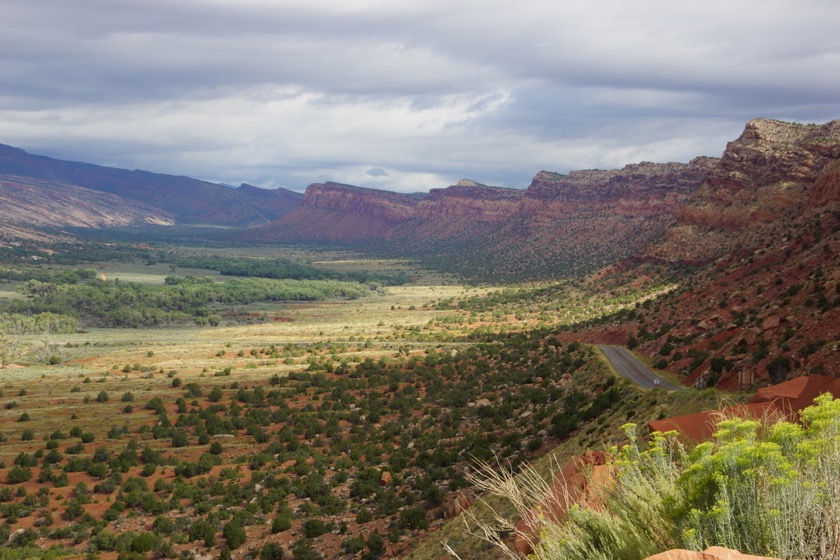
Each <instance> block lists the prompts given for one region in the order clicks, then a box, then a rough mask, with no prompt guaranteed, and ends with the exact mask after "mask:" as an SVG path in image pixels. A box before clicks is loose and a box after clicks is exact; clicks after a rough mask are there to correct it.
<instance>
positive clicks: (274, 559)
mask: <svg viewBox="0 0 840 560" xmlns="http://www.w3.org/2000/svg"><path fill="white" fill-rule="evenodd" d="M260 560H283V547H282V546H280V545H279V544H277V543H273V542H267V543H265V544H264V545H263V546H262V549H260Z"/></svg>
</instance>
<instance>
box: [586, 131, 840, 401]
mask: <svg viewBox="0 0 840 560" xmlns="http://www.w3.org/2000/svg"><path fill="white" fill-rule="evenodd" d="M663 265H665V266H668V267H671V269H672V270H673V271H674V276H675V278H676V279H677V281H679V282H680V283H681V284H682V287H681V288H680V289H679V290H677V291H675V292H674V293H672V294H670V295H668V296H666V297H665V298H663V299H662V300H661V301H659V302H657V303H653V302H652V303H650V304H648V305H645V306H643V307H642V308H641V309H639V310H637V312H635V313H633V314H631V317H630V319H631V320H629V321H624V322H622V323H620V325H618V324H617V325H616V326H615V327H614V328H613V329H612V330H611V332H612V334H616V333H618V332H623V336H619V337H618V338H619V340H621V341H623V342H629V343H630V344H631V345H636V344H638V345H639V349H640V350H642V351H643V352H644V353H646V354H648V355H649V356H650V357H651V358H652V359H653V360H654V363H658V364H659V366H660V367H663V368H667V369H670V370H672V371H676V372H679V373H680V374H682V375H683V376H684V381H685V382H686V383H688V384H692V385H697V386H706V385H709V386H711V385H715V386H717V387H719V388H727V389H738V388H742V387H747V386H750V385H753V384H759V385H762V384H767V383H771V382H780V381H783V380H784V379H786V378H787V377H789V376H797V375H805V374H830V373H831V372H836V371H838V370H840V351H838V347H837V344H836V341H837V340H838V339H840V121H833V122H831V123H828V124H825V125H821V126H817V125H799V124H792V123H782V122H779V121H768V120H763V119H760V120H757V121H751V122H750V123H748V125H747V127H746V129H745V131H744V133H743V134H742V135H741V137H740V138H738V140H736V141H734V142H731V143H730V144H729V145H728V146H727V149H726V152H725V153H724V155H723V157H722V158H721V160H720V165H718V166H716V167H715V168H714V169H713V170H712V171H711V173H710V174H709V178H708V180H707V181H706V182H705V183H704V184H703V186H702V187H700V189H698V190H697V192H696V193H695V194H694V195H693V196H692V197H691V198H690V200H689V201H688V203H687V204H685V205H684V206H683V207H682V209H681V211H680V214H679V216H678V219H677V221H676V223H674V224H673V225H672V226H671V227H670V228H668V230H667V232H666V234H665V236H664V237H663V238H662V239H661V240H659V241H658V242H656V243H653V244H651V245H649V246H648V247H646V248H645V249H644V250H643V251H641V252H639V253H638V254H636V255H635V256H634V257H633V258H631V259H628V260H627V261H625V262H624V263H622V264H621V265H619V266H615V267H612V268H611V269H606V272H604V273H602V274H600V275H599V276H598V281H599V282H604V281H605V280H608V278H609V276H610V275H611V274H614V275H615V277H616V278H619V277H620V278H624V279H627V278H638V277H640V276H641V275H643V274H644V273H645V272H644V271H650V270H652V269H653V268H655V267H661V266H663ZM618 281H619V282H622V281H624V280H618ZM663 325H664V327H663ZM607 330H610V329H607ZM587 336H591V337H592V338H593V339H597V338H598V337H599V336H602V334H601V333H598V332H591V333H589V335H587Z"/></svg>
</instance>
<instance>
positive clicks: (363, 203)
mask: <svg viewBox="0 0 840 560" xmlns="http://www.w3.org/2000/svg"><path fill="white" fill-rule="evenodd" d="M303 204H304V206H305V207H308V208H318V209H322V210H332V211H336V212H341V213H344V214H354V215H358V216H364V217H368V218H373V219H376V220H385V221H389V222H399V221H401V220H405V219H407V218H410V217H411V216H412V215H413V213H414V207H415V206H416V204H417V201H416V199H413V198H411V197H409V196H406V195H401V194H397V193H391V192H387V191H379V190H376V189H363V188H361V187H354V186H352V185H342V184H340V183H332V182H327V183H323V184H320V183H316V184H312V185H309V187H307V188H306V193H305V194H304V196H303Z"/></svg>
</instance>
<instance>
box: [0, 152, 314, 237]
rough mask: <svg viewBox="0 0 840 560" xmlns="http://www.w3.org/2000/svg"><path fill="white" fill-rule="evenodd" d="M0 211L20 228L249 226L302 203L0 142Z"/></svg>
mask: <svg viewBox="0 0 840 560" xmlns="http://www.w3.org/2000/svg"><path fill="white" fill-rule="evenodd" d="M0 188H2V191H0V196H3V201H4V202H5V204H4V205H3V207H2V209H0V213H2V215H3V218H4V219H5V220H7V221H10V222H13V223H18V224H24V225H51V226H55V227H61V226H80V227H107V226H115V225H138V224H147V223H154V224H175V223H177V224H212V225H221V226H238V227H245V226H254V225H258V224H263V223H268V222H271V221H273V220H276V219H278V218H281V217H283V216H284V215H286V214H287V213H289V212H291V211H292V210H294V209H295V208H297V207H298V206H300V205H301V203H302V202H303V195H301V194H299V193H295V192H292V191H289V190H285V189H277V190H266V189H260V188H257V187H253V186H250V185H242V186H240V187H239V188H237V189H230V188H227V187H223V186H221V185H216V184H213V183H208V182H206V181H199V180H197V179H191V178H189V177H179V176H174V175H163V174H157V173H150V172H147V171H128V170H125V169H117V168H112V167H103V166H99V165H93V164H89V163H79V162H70V161H62V160H57V159H52V158H48V157H45V156H37V155H32V154H29V153H27V152H25V151H23V150H21V149H18V148H13V147H11V146H6V145H2V144H0Z"/></svg>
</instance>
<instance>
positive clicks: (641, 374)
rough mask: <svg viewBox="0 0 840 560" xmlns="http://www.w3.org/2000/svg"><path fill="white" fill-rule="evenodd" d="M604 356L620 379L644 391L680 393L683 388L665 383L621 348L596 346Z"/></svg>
mask: <svg viewBox="0 0 840 560" xmlns="http://www.w3.org/2000/svg"><path fill="white" fill-rule="evenodd" d="M598 348H600V349H601V352H603V353H604V356H606V357H607V359H608V360H609V361H610V362H611V363H612V365H613V366H615V369H617V370H618V373H620V374H621V375H622V377H626V378H627V379H629V380H630V381H633V382H634V383H636V384H638V385H641V386H642V387H645V388H646V389H669V390H671V391H682V390H684V389H685V387H680V386H679V385H674V384H673V383H669V382H668V381H665V380H664V379H662V378H661V377H659V376H658V375H656V374H655V373H653V372H652V371H650V370H649V369H648V368H647V367H645V365H644V364H642V363H641V362H640V361H639V360H637V359H636V358H635V357H634V356H633V354H631V353H630V352H628V351H627V349H626V348H623V347H621V346H598Z"/></svg>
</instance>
